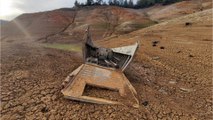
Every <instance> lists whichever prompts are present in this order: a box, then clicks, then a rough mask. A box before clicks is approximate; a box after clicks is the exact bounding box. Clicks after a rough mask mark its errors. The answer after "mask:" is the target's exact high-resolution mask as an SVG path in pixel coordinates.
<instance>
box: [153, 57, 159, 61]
mask: <svg viewBox="0 0 213 120" xmlns="http://www.w3.org/2000/svg"><path fill="white" fill-rule="evenodd" d="M152 59H153V60H158V59H160V57H153V58H152Z"/></svg>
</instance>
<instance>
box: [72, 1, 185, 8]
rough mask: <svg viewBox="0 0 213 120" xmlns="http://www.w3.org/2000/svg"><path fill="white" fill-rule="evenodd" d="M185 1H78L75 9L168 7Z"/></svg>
mask: <svg viewBox="0 0 213 120" xmlns="http://www.w3.org/2000/svg"><path fill="white" fill-rule="evenodd" d="M180 1H183V0H137V2H136V3H135V4H134V2H133V0H108V2H107V3H108V4H107V3H106V2H103V0H96V1H94V0H87V1H86V3H79V2H78V1H77V0H76V1H75V7H84V6H95V5H112V6H119V7H124V8H134V9H140V8H146V7H150V6H153V5H155V4H162V5H168V4H172V3H175V2H180Z"/></svg>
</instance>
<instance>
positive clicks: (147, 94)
mask: <svg viewBox="0 0 213 120" xmlns="http://www.w3.org/2000/svg"><path fill="white" fill-rule="evenodd" d="M212 10H213V9H209V10H204V11H202V12H198V13H193V14H190V15H187V16H183V17H179V18H176V19H172V20H169V21H166V22H163V23H160V24H158V25H154V26H152V27H149V28H145V29H142V30H139V31H135V32H132V33H131V34H128V35H124V36H120V37H117V38H112V39H106V40H102V41H99V42H97V43H96V44H99V45H102V46H104V47H118V46H124V45H129V44H133V43H135V42H137V41H138V42H139V43H140V46H139V51H138V53H137V54H136V59H135V61H134V62H133V64H132V65H131V66H130V67H129V69H128V70H127V71H126V74H128V75H131V76H130V78H132V79H134V80H135V81H134V82H133V85H134V86H135V87H136V90H137V91H142V92H140V93H139V94H141V95H142V96H143V98H144V99H148V101H149V102H151V103H152V105H151V106H150V107H153V108H154V106H158V109H153V111H150V114H155V113H162V114H163V115H165V116H167V114H164V111H166V112H169V113H171V114H175V111H176V112H177V111H179V112H180V111H182V112H180V114H182V117H180V116H179V119H185V118H187V117H186V116H187V115H188V116H191V117H189V118H197V119H211V117H212V109H209V108H210V106H211V105H212V92H211V90H212V77H213V75H212V42H213V40H212V26H213V23H212ZM154 42H155V43H156V42H157V44H155V45H154V44H153V43H154ZM141 80H142V81H143V82H141ZM140 83H141V84H145V85H144V86H143V87H142V86H140V85H138V84H140ZM157 94H158V95H159V94H164V95H160V96H159V97H158V98H155V97H154V96H155V95H157ZM174 106H175V107H174ZM161 108H162V109H161ZM171 109H172V111H173V110H174V111H173V112H172V111H171ZM177 113H178V112H177ZM204 113H205V114H204ZM178 114H179V113H178Z"/></svg>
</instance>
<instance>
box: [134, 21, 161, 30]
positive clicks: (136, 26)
mask: <svg viewBox="0 0 213 120" xmlns="http://www.w3.org/2000/svg"><path fill="white" fill-rule="evenodd" d="M155 24H158V22H157V21H149V22H146V23H143V24H137V25H135V28H136V29H141V28H146V27H149V26H152V25H155Z"/></svg>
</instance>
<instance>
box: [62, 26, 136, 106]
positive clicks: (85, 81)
mask: <svg viewBox="0 0 213 120" xmlns="http://www.w3.org/2000/svg"><path fill="white" fill-rule="evenodd" d="M137 48H138V43H135V44H134V45H130V46H124V47H118V48H102V47H97V46H95V45H94V44H93V42H92V39H91V35H90V32H89V27H88V28H87V30H86V35H85V42H84V43H83V47H82V52H83V60H84V64H82V65H81V66H80V67H78V68H77V69H76V70H74V71H73V72H72V73H71V74H69V75H68V77H67V78H66V79H65V81H64V82H63V87H64V88H63V89H62V91H61V92H62V94H63V95H64V97H65V98H67V99H71V100H77V101H82V102H89V103H96V104H118V105H127V106H132V107H135V108H138V107H139V101H138V99H137V98H136V95H137V92H136V90H135V89H134V87H133V86H132V85H131V83H130V82H129V80H128V79H127V78H126V76H125V75H124V73H123V71H124V70H125V69H126V67H127V66H128V65H129V63H130V62H131V60H132V59H133V56H134V54H135V52H136V50H137ZM86 85H90V86H95V87H98V88H106V89H109V90H114V91H118V92H119V94H120V96H121V98H122V99H123V100H122V101H112V100H107V99H103V98H97V97H90V96H85V95H83V92H84V90H85V87H86Z"/></svg>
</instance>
